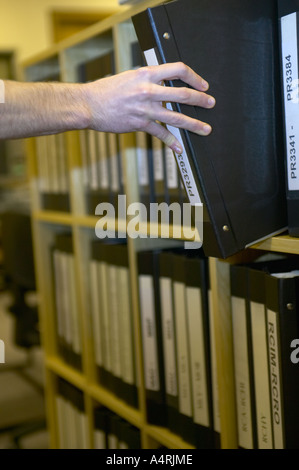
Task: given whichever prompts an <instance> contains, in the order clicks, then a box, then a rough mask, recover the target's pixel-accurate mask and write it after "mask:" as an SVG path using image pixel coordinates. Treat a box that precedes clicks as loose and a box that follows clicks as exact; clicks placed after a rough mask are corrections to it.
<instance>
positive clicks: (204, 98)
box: [151, 85, 216, 108]
mask: <svg viewBox="0 0 299 470" xmlns="http://www.w3.org/2000/svg"><path fill="white" fill-rule="evenodd" d="M151 92H152V94H153V97H154V100H155V101H159V102H161V101H170V102H173V103H182V104H188V105H193V106H200V107H202V108H213V107H214V106H215V104H216V100H215V98H214V97H213V96H211V95H207V94H206V93H203V92H201V91H196V90H193V89H192V88H186V87H169V86H160V85H152V88H151Z"/></svg>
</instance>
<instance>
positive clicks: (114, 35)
mask: <svg viewBox="0 0 299 470" xmlns="http://www.w3.org/2000/svg"><path fill="white" fill-rule="evenodd" d="M159 3H160V1H157V0H152V1H143V2H141V3H138V4H137V5H135V6H133V7H130V8H128V9H127V8H126V9H125V10H124V11H123V12H121V13H118V14H116V15H114V16H112V17H109V18H107V19H105V20H103V21H102V22H100V23H97V24H96V25H93V26H92V27H90V28H88V29H87V30H85V31H83V32H81V33H79V34H77V35H75V36H74V37H72V38H69V39H67V40H65V41H63V42H61V43H59V44H56V45H55V46H54V47H53V48H51V49H50V50H47V51H44V52H42V53H40V54H39V55H38V56H36V57H33V58H32V59H31V60H29V61H26V62H25V63H23V64H22V70H23V78H24V79H26V80H43V79H44V78H45V77H47V76H48V75H49V74H54V73H59V74H60V78H61V80H62V81H66V82H70V81H76V79H77V77H76V66H77V65H78V63H80V61H82V60H87V59H88V58H94V57H96V56H97V54H98V53H99V50H101V51H103V50H106V49H107V50H108V49H110V48H113V50H114V52H115V56H116V64H117V69H118V71H123V70H125V69H128V68H130V62H129V60H128V55H129V54H128V51H129V44H130V41H132V40H133V38H134V34H135V33H134V29H133V26H132V23H131V17H132V16H133V15H134V14H136V13H138V12H139V11H141V10H144V9H145V8H147V7H151V6H154V5H157V4H159ZM65 138H66V148H67V156H68V170H69V184H70V186H69V188H70V189H69V195H70V205H71V209H70V212H59V211H51V210H45V209H44V208H43V206H42V203H41V197H40V190H39V183H40V181H39V175H38V171H37V155H36V151H35V143H34V139H28V140H27V154H28V168H29V173H30V185H31V194H32V218H33V233H34V250H35V259H36V269H37V281H38V291H39V293H40V318H41V331H42V344H43V348H44V353H45V369H46V399H47V412H48V424H49V430H50V435H51V446H52V447H53V448H56V447H58V446H59V444H58V443H59V436H58V424H57V413H56V405H55V394H56V389H57V385H56V379H57V377H61V378H63V379H65V380H67V381H68V382H70V383H71V384H73V385H75V386H76V387H77V388H78V389H80V390H81V391H82V392H83V393H84V399H85V408H86V413H87V417H88V422H89V429H90V436H89V442H90V446H91V447H92V439H91V437H92V430H93V416H92V412H93V408H94V404H95V403H99V404H102V405H104V406H106V407H107V408H109V409H111V410H112V411H113V412H115V413H116V414H118V415H119V416H121V417H122V418H124V419H125V420H127V421H128V422H130V423H131V424H133V425H134V426H136V427H137V428H139V429H140V431H141V437H142V446H143V447H144V448H156V447H158V446H159V445H162V446H166V447H169V448H173V449H179V448H183V449H184V448H185V449H187V448H192V446H190V445H189V444H188V443H186V442H184V441H183V440H182V439H181V438H179V437H178V436H176V435H174V434H173V433H171V432H170V431H169V430H167V429H164V428H160V427H156V426H150V425H148V424H147V422H146V417H145V389H144V384H143V371H142V359H141V357H142V344H141V339H140V338H141V332H140V325H139V301H138V280H137V254H138V251H139V250H141V249H144V248H145V247H146V248H149V249H150V248H159V247H163V246H164V247H166V246H167V247H169V246H178V245H183V242H184V241H185V240H186V238H187V239H188V234H187V237H186V234H185V237H186V238H184V237H182V236H179V237H177V236H176V237H175V238H174V237H173V233H170V234H169V238H166V239H165V238H162V236H163V233H164V232H165V230H164V228H163V227H161V226H159V225H157V227H156V231H157V233H158V235H159V236H158V238H157V239H149V238H146V239H131V238H128V252H129V268H130V279H131V286H132V301H133V317H134V327H135V333H136V351H137V370H138V383H139V389H138V396H139V404H140V405H139V408H138V409H134V408H132V407H130V406H128V405H127V404H125V403H124V402H123V401H122V400H120V399H118V398H116V397H115V396H113V395H112V394H111V393H110V392H109V391H107V390H106V389H104V388H103V387H101V386H100V385H99V384H98V383H97V382H96V380H95V377H94V364H93V355H92V351H91V332H90V323H89V321H90V313H89V311H88V302H87V301H86V299H87V297H88V290H89V285H88V281H87V276H86V270H87V259H88V256H89V254H88V244H89V243H90V241H91V240H92V239H93V238H94V228H95V224H96V222H97V220H98V218H97V217H96V216H92V215H88V214H87V213H86V210H85V206H84V186H83V172H84V168H83V166H82V161H81V155H80V146H79V134H78V133H77V132H72V133H68V134H67V135H66V136H65ZM130 139H131V137H130V136H129V135H126V136H122V138H121V146H122V157H123V167H124V173H125V190H126V196H127V198H128V202H130V201H136V200H138V186H137V176H136V175H137V169H136V156H135V153H134V148H133V147H132V145H131V140H130ZM108 225H109V223H108ZM64 228H68V229H69V230H70V231H71V233H72V235H73V241H74V253H75V266H76V282H77V291H78V302H79V305H80V308H79V311H80V322H81V332H82V342H83V369H82V371H81V372H78V371H76V370H74V369H73V368H72V367H71V366H69V365H67V364H65V363H64V362H63V360H62V359H60V357H59V355H58V354H57V347H56V343H55V325H54V317H55V313H54V310H55V306H54V301H53V280H52V275H51V259H50V247H51V245H52V243H53V239H54V236H55V234H56V233H58V232H59V231H60V230H61V229H64ZM111 228H112V229H113V228H114V225H113V221H111ZM117 230H118V231H119V232H121V233H125V232H126V222H124V221H123V222H122V223H120V224H119V226H118V227H117ZM141 231H142V232H144V233H145V234H148V233H149V227H148V225H147V224H144V225H143V226H142V227H141ZM190 235H192V234H190ZM252 248H253V249H254V250H265V251H275V252H283V253H292V254H299V240H296V239H293V238H291V237H289V236H288V235H282V236H279V237H274V238H270V239H268V240H265V241H263V242H260V243H258V244H256V245H255V246H253V247H252ZM231 261H232V260H226V261H221V260H217V259H213V258H211V259H210V262H209V263H210V273H211V292H212V301H213V318H214V328H215V338H216V355H217V374H218V387H219V408H220V419H221V446H222V448H237V428H236V410H235V397H234V379H233V374H234V371H233V351H232V325H231V306H230V296H229V262H231Z"/></svg>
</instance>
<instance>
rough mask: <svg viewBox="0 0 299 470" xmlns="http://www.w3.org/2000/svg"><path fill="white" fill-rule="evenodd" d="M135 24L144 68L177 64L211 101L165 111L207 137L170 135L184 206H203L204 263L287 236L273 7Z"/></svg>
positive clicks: (170, 6)
mask: <svg viewBox="0 0 299 470" xmlns="http://www.w3.org/2000/svg"><path fill="white" fill-rule="evenodd" d="M285 3H287V2H285ZM132 21H133V24H134V27H135V31H136V34H137V37H138V41H139V44H140V47H141V50H142V51H143V53H144V56H145V60H146V63H147V64H148V65H157V64H161V63H173V62H178V61H181V62H183V63H185V64H186V65H188V66H190V67H191V68H192V69H193V70H194V71H195V72H197V73H198V74H199V75H200V76H202V77H203V78H204V79H205V80H207V81H208V83H209V85H210V87H209V90H208V93H209V94H210V95H212V96H213V97H215V99H216V106H215V107H214V108H213V109H205V108H202V107H200V106H190V105H185V104H178V103H167V104H166V106H167V107H168V108H169V109H170V110H174V111H176V112H180V113H182V114H185V115H187V116H189V117H191V118H194V119H197V120H200V121H203V122H207V123H209V124H210V125H211V127H212V132H211V133H210V135H208V136H205V137H203V136H200V135H198V134H196V133H194V132H189V131H185V130H181V129H178V128H174V127H172V126H167V127H168V128H169V130H170V131H171V132H173V133H174V135H175V136H176V137H177V138H178V140H179V141H180V142H181V145H182V149H183V152H182V153H181V154H176V160H177V163H178V167H179V169H180V172H181V174H182V179H183V181H184V186H185V189H186V192H187V194H188V198H189V201H190V204H191V205H192V206H196V205H202V206H203V240H202V241H203V249H204V252H205V255H206V256H214V257H218V258H226V257H229V256H231V255H233V254H235V253H237V252H239V251H241V250H243V249H244V248H245V247H247V246H250V245H252V244H253V243H256V242H257V241H258V240H260V239H263V238H266V237H270V236H272V235H273V234H277V233H282V232H283V231H285V230H286V229H287V211H286V197H285V178H284V161H283V158H281V156H282V155H283V152H284V149H283V131H282V129H283V120H282V106H281V104H282V103H281V86H280V63H279V53H278V51H279V38H278V20H277V4H276V2H275V1H273V0H263V1H262V2H261V1H259V0H225V1H223V0H210V1H206V0H175V1H171V2H164V3H162V4H160V5H158V6H154V7H151V8H147V9H146V10H144V11H143V12H141V13H138V14H137V15H135V16H133V18H132ZM257 43H258V45H259V46H258V47H256V44H257ZM257 70H262V73H257V72H256V71H257ZM165 84H166V85H168V86H174V87H182V86H183V87H185V86H186V85H185V84H184V83H182V81H180V80H175V79H174V80H169V81H167V82H166V83H165ZM253 84H254V86H253Z"/></svg>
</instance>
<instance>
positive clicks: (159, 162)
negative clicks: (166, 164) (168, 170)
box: [152, 136, 164, 181]
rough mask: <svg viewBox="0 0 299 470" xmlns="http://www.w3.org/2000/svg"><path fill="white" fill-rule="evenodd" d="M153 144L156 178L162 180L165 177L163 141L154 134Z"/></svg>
mask: <svg viewBox="0 0 299 470" xmlns="http://www.w3.org/2000/svg"><path fill="white" fill-rule="evenodd" d="M152 145H153V159H154V178H155V181H162V180H163V179H164V172H163V147H162V141H161V140H160V139H158V137H154V136H153V138H152Z"/></svg>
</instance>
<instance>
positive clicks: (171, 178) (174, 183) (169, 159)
mask: <svg viewBox="0 0 299 470" xmlns="http://www.w3.org/2000/svg"><path fill="white" fill-rule="evenodd" d="M165 163H166V181H167V187H168V189H177V188H178V185H179V184H178V172H177V164H176V161H175V156H174V153H173V151H172V150H171V149H170V148H169V147H167V145H165Z"/></svg>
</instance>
